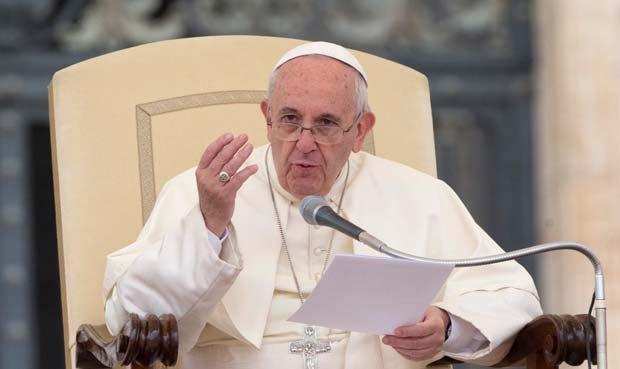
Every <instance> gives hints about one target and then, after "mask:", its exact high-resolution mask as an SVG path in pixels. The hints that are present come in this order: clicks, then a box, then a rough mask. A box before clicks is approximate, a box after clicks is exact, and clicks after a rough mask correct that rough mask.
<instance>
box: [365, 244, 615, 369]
mask: <svg viewBox="0 0 620 369" xmlns="http://www.w3.org/2000/svg"><path fill="white" fill-rule="evenodd" d="M358 239H359V241H360V242H362V243H364V244H365V245H367V246H370V247H371V248H372V249H374V250H376V251H379V252H381V253H383V254H386V255H389V256H392V257H394V258H398V259H407V260H414V261H421V262H432V263H439V264H450V265H454V267H455V268H463V267H472V266H480V265H488V264H495V263H501V262H503V261H508V260H513V259H517V258H520V257H523V256H528V255H534V254H540V253H543V252H547V251H554V250H575V251H578V252H580V253H582V254H583V255H585V256H586V257H587V258H588V259H589V260H590V262H592V266H593V267H594V291H595V292H594V296H595V301H594V309H595V311H596V313H595V315H596V360H597V367H598V368H599V369H607V322H606V315H605V312H606V304H605V283H604V278H603V268H602V266H601V262H600V261H599V259H598V257H596V255H594V253H593V252H592V250H590V249H589V248H588V247H586V246H584V245H581V244H578V243H563V242H552V243H545V244H542V245H537V246H531V247H527V248H525V249H521V250H515V251H510V252H507V253H504V254H498V255H489V256H483V257H479V258H472V259H456V260H437V259H430V258H424V257H419V256H414V255H410V254H407V253H404V252H402V251H398V250H395V249H393V248H391V247H389V246H388V245H386V244H385V243H384V242H382V241H381V240H379V239H377V238H376V237H374V236H372V235H371V234H369V233H367V232H361V233H360V234H359V238H358ZM588 344H589V343H586V345H588Z"/></svg>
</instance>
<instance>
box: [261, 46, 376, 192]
mask: <svg viewBox="0 0 620 369" xmlns="http://www.w3.org/2000/svg"><path fill="white" fill-rule="evenodd" d="M356 73H357V72H356V71H355V70H354V69H353V68H351V67H349V66H347V65H346V64H344V63H341V62H339V61H337V60H334V59H331V58H320V57H314V56H304V57H300V58H297V59H293V60H291V61H289V62H287V63H286V64H284V65H283V66H282V67H280V69H279V70H278V74H277V80H276V82H275V85H274V88H273V90H272V94H271V96H270V99H269V101H266V100H265V101H263V102H262V103H261V109H262V111H263V114H264V115H265V119H266V120H267V121H271V122H273V123H276V122H278V121H280V120H281V119H284V120H286V121H290V120H292V119H295V121H297V122H300V123H302V124H303V126H304V127H306V128H309V127H311V126H313V125H316V124H322V123H323V122H326V121H327V120H330V121H333V122H336V123H338V124H339V125H340V126H341V127H342V128H344V129H348V128H349V127H350V126H351V125H353V124H354V123H355V122H354V121H355V118H356V116H357V114H358V113H359V112H358V111H356V106H355V102H354V96H355V94H354V88H355V81H354V78H355V76H356V75H355V74H356ZM283 117H284V118H283ZM358 121H359V124H358V125H357V126H356V127H354V128H353V129H351V130H350V131H349V132H346V133H344V137H343V139H342V141H341V142H340V143H337V144H333V145H324V144H319V143H317V142H316V141H315V140H314V137H313V136H312V134H311V133H310V131H308V130H304V131H303V133H302V134H301V136H300V137H299V139H298V140H297V141H282V140H280V139H278V138H276V136H275V134H274V130H275V126H271V127H268V129H267V131H268V135H267V137H268V139H269V142H271V148H272V151H273V157H274V163H275V166H276V171H277V176H278V181H279V183H280V185H281V186H282V187H283V188H284V189H285V190H286V191H288V192H289V193H291V194H292V195H293V196H295V197H297V198H300V199H301V198H303V197H304V196H308V195H321V196H323V195H325V194H327V193H328V192H329V190H330V189H331V187H332V185H333V184H334V182H335V181H336V178H337V177H338V174H339V173H340V171H341V169H342V168H343V166H344V164H345V163H346V161H347V159H348V157H349V154H350V153H351V151H353V152H357V151H359V150H361V148H362V146H363V143H364V137H365V136H366V134H367V133H368V131H370V129H371V128H372V126H373V125H374V115H373V114H372V113H365V114H363V115H362V116H361V117H359V118H358Z"/></svg>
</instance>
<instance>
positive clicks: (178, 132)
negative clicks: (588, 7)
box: [49, 36, 435, 367]
mask: <svg viewBox="0 0 620 369" xmlns="http://www.w3.org/2000/svg"><path fill="white" fill-rule="evenodd" d="M302 42H304V41H301V40H292V39H282V38H271V37H258V36H218V37H200V38H190V39H180V40H172V41H163V42H158V43H153V44H147V45H142V46H138V47H134V48H130V49H126V50H121V51H117V52H114V53H111V54H107V55H103V56H100V57H97V58H93V59H90V60H87V61H84V62H82V63H78V64H76V65H73V66H71V67H68V68H65V69H63V70H61V71H59V72H57V73H56V74H55V75H54V77H53V80H52V83H51V84H50V88H49V96H50V120H51V136H52V137H51V139H52V151H53V152H52V154H53V167H54V185H55V196H56V216H57V230H58V241H59V258H60V268H61V278H62V281H61V285H62V299H63V315H64V316H63V319H64V329H65V347H66V349H67V355H69V353H70V352H73V350H70V348H71V346H72V345H73V344H74V337H73V335H74V334H75V331H76V329H77V327H78V326H79V324H81V323H86V322H88V323H92V324H97V323H102V322H103V304H102V296H101V286H102V280H103V272H104V267H105V256H106V255H107V254H109V253H110V252H112V251H114V250H116V249H118V248H121V247H123V246H124V245H127V244H129V243H131V242H132V241H133V240H134V239H135V237H136V236H137V234H138V232H139V231H140V229H141V227H142V224H143V222H144V221H145V219H146V218H147V217H148V214H149V213H150V210H151V209H152V206H153V203H154V201H155V197H156V194H157V193H158V191H159V190H160V189H161V187H162V186H163V184H164V183H165V182H166V181H167V180H168V179H170V178H171V177H173V176H174V175H175V174H177V173H179V172H181V171H183V170H184V169H187V168H189V167H192V166H194V165H196V164H197V162H198V160H199V158H200V154H201V153H202V151H203V150H204V148H205V147H206V145H207V144H208V143H209V142H211V141H212V140H213V138H215V137H216V136H217V135H219V134H220V133H223V132H227V131H229V132H233V133H236V134H238V133H241V132H245V133H248V134H249V136H250V138H251V141H252V143H253V144H255V145H256V146H258V145H260V144H263V143H265V142H266V138H265V123H264V119H263V117H262V115H261V114H260V110H259V108H258V105H257V103H258V102H260V101H261V99H263V98H264V96H265V90H266V87H267V83H268V79H269V74H270V72H271V68H272V67H273V65H274V64H275V63H276V61H277V60H278V59H279V58H280V56H281V55H282V54H284V52H285V51H286V50H288V49H290V48H292V47H294V46H295V45H298V44H300V43H302ZM353 53H354V54H355V55H356V56H357V57H358V58H359V59H360V62H361V63H362V65H364V68H365V69H366V72H367V74H368V78H369V84H370V88H369V99H370V105H371V107H372V110H373V111H374V112H375V114H376V115H377V124H376V126H375V129H374V130H373V135H372V136H371V137H369V139H368V140H367V142H366V145H365V149H366V150H367V151H370V152H372V153H374V154H377V155H380V156H382V157H385V158H388V159H392V160H396V161H399V162H402V163H404V164H406V165H410V166H412V167H415V168H418V169H419V170H422V171H424V172H427V173H429V174H431V175H435V152H434V144H433V131H432V121H431V109H430V98H429V91H428V83H427V80H426V78H425V77H424V76H423V75H422V74H420V73H418V72H416V71H414V70H412V69H410V68H407V67H404V66H402V65H399V64H397V63H394V62H391V61H388V60H385V59H382V58H379V57H376V56H373V55H369V54H366V53H362V52H358V51H353ZM72 362H73V358H71V359H69V357H67V366H68V367H72V366H73V365H74V364H73V363H72Z"/></svg>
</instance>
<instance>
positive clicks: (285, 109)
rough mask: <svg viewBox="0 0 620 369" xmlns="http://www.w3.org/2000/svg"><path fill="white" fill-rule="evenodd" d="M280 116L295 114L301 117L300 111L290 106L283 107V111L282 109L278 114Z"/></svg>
mask: <svg viewBox="0 0 620 369" xmlns="http://www.w3.org/2000/svg"><path fill="white" fill-rule="evenodd" d="M278 113H279V114H295V115H301V114H300V113H299V110H297V109H295V108H289V107H288V106H285V107H283V108H282V109H280V111H279V112H278Z"/></svg>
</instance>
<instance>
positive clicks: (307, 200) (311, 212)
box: [299, 196, 329, 225]
mask: <svg viewBox="0 0 620 369" xmlns="http://www.w3.org/2000/svg"><path fill="white" fill-rule="evenodd" d="M324 206H327V207H329V204H328V203H327V201H325V199H324V198H322V197H321V196H306V197H304V199H303V200H301V204H300V205H299V211H300V212H301V216H302V217H303V218H304V220H305V221H306V223H309V224H313V225H318V224H319V223H318V221H317V219H316V213H317V212H318V211H319V209H321V208H322V207H324Z"/></svg>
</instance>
